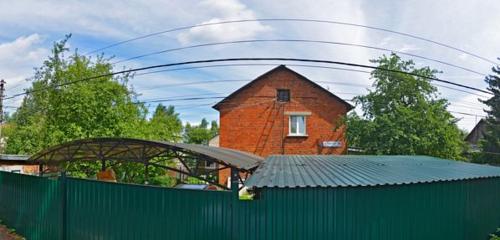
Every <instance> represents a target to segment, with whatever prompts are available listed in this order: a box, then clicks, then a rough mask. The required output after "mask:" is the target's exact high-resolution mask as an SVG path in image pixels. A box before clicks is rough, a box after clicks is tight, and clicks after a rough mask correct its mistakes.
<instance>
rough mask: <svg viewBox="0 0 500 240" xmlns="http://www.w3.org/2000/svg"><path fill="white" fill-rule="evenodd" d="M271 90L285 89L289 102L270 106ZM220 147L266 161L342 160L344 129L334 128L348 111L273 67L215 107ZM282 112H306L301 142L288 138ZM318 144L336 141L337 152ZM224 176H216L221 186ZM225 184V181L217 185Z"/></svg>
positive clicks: (295, 76)
mask: <svg viewBox="0 0 500 240" xmlns="http://www.w3.org/2000/svg"><path fill="white" fill-rule="evenodd" d="M277 89H290V96H291V99H290V102H286V103H281V102H278V101H276V91H277ZM217 108H218V110H219V113H220V140H219V141H220V146H221V147H226V148H232V149H238V150H242V151H246V152H250V153H253V154H256V155H260V156H263V157H266V156H268V155H272V154H343V153H345V152H346V150H347V146H346V143H345V140H344V130H345V129H344V127H339V128H337V125H338V121H339V120H340V118H341V117H342V116H345V114H346V113H347V111H348V110H350V109H349V106H347V105H346V104H344V103H343V102H342V101H341V100H339V99H337V98H335V97H333V96H332V95H331V94H330V93H328V92H326V91H325V90H324V89H321V88H320V87H318V86H315V85H314V84H313V83H311V82H310V81H309V80H307V79H304V77H302V76H301V75H299V74H297V73H295V72H293V71H291V70H289V69H288V68H286V67H278V68H275V69H274V70H271V71H270V72H268V73H266V74H265V75H263V76H261V77H259V78H258V79H257V80H255V81H253V82H252V83H251V84H250V85H248V86H246V87H244V88H242V89H241V90H239V91H238V92H237V93H236V94H234V95H233V96H231V97H230V98H229V99H227V100H225V101H223V102H222V103H220V104H219V105H218V106H217ZM287 112H308V113H310V115H308V116H307V117H306V133H307V135H308V136H307V137H291V136H288V132H289V130H288V127H289V126H288V125H289V115H287ZM323 141H340V142H342V146H341V147H338V148H326V147H322V146H321V143H322V142H323ZM227 176H229V171H221V173H220V175H219V179H221V180H224V179H227ZM221 183H225V181H221Z"/></svg>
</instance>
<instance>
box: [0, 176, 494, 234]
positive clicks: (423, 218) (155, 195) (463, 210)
mask: <svg viewBox="0 0 500 240" xmlns="http://www.w3.org/2000/svg"><path fill="white" fill-rule="evenodd" d="M65 181H66V194H65V197H66V208H65V210H66V211H64V212H65V214H66V217H65V219H66V223H65V224H64V226H65V227H66V231H65V232H66V239H71V240H73V239H90V240H92V239H125V240H126V239H384V240H391V239H398V240H401V239H430V240H432V239H436V240H438V239H439V240H443V239H453V240H470V239H487V238H488V234H489V233H491V232H493V231H494V230H495V228H496V227H497V226H500V178H490V179H480V180H468V181H454V182H440V183H429V184H411V185H399V186H380V187H354V188H296V189H286V188H284V189H278V188H269V189H263V190H262V192H261V194H260V198H259V199H258V200H253V201H239V200H236V199H234V198H233V197H232V196H233V195H232V194H231V193H230V192H226V191H199V190H186V189H171V188H159V187H150V186H142V185H130V184H116V183H106V182H98V181H92V180H82V179H73V178H68V179H66V180H65ZM61 190H62V188H61V179H60V180H51V179H46V178H40V177H34V176H26V175H20V174H13V173H5V172H0V218H1V219H2V220H4V222H5V223H6V224H7V225H9V226H10V227H14V228H16V230H17V231H18V232H20V233H21V234H24V235H25V236H26V237H27V238H28V239H50V240H53V239H55V240H57V239H62V235H61V234H62V233H63V224H62V219H63V217H62V215H63V211H62V210H61V206H62V201H61V199H62V197H63V196H61V194H60V191H61Z"/></svg>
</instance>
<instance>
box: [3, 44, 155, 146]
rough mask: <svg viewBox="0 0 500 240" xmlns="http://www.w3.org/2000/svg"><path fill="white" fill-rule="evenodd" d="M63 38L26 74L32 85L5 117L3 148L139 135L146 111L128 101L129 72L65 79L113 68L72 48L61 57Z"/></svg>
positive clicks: (104, 60) (129, 91) (97, 73)
mask: <svg viewBox="0 0 500 240" xmlns="http://www.w3.org/2000/svg"><path fill="white" fill-rule="evenodd" d="M69 37H70V36H67V37H66V38H65V39H64V40H62V41H60V42H56V43H55V44H54V48H53V50H52V55H51V56H50V57H49V58H48V59H47V60H45V61H44V63H43V65H42V66H41V67H40V68H37V69H36V70H35V74H34V76H33V77H32V78H31V79H30V80H31V81H32V86H31V87H30V88H29V89H28V90H27V92H28V94H27V95H26V96H25V97H24V99H23V102H22V104H21V107H20V108H19V109H18V110H17V111H16V112H15V113H14V114H13V117H12V119H11V122H10V123H11V124H13V125H14V129H13V131H11V132H12V134H11V136H9V138H8V142H7V152H9V153H28V154H31V153H34V152H36V151H39V150H41V149H43V148H46V147H48V146H51V145H54V144H58V143H62V142H65V141H69V140H73V139H78V138H89V137H102V136H130V137H132V136H137V135H139V134H140V132H139V131H140V126H141V125H143V123H144V120H145V114H146V111H145V108H144V107H143V106H142V105H139V104H136V103H134V101H133V100H134V93H133V92H132V91H131V90H130V89H129V88H128V87H127V82H128V80H129V78H130V75H128V74H124V75H120V76H116V77H111V76H110V77H101V78H99V79H95V80H89V81H78V82H77V83H74V84H69V83H70V82H73V81H77V80H80V79H84V78H88V77H93V76H98V75H103V74H109V73H111V72H112V70H113V69H112V65H111V64H110V63H109V61H108V60H107V59H104V58H103V57H97V58H96V59H95V60H93V59H91V58H88V57H85V56H82V55H79V54H78V53H77V52H75V53H73V54H71V55H70V56H69V57H66V56H65V53H67V52H68V51H69V49H68V48H67V47H66V42H67V40H68V39H69Z"/></svg>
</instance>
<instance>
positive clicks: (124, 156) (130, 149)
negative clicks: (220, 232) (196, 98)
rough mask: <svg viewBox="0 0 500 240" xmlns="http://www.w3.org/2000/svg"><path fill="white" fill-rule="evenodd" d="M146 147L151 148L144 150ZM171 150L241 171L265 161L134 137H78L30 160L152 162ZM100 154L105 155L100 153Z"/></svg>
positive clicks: (230, 151) (244, 154)
mask: <svg viewBox="0 0 500 240" xmlns="http://www.w3.org/2000/svg"><path fill="white" fill-rule="evenodd" d="M145 147H149V148H151V149H150V150H148V151H147V152H144V149H145ZM168 149H174V150H177V149H180V150H183V151H191V152H193V153H196V154H200V155H203V156H206V157H209V158H212V159H213V160H215V161H221V162H223V163H225V164H226V165H228V166H231V167H236V168H238V169H242V170H252V169H255V168H256V167H257V166H258V165H259V164H260V162H261V161H263V159H262V158H261V157H259V156H256V155H253V154H250V153H247V152H243V151H238V150H234V149H229V148H222V147H210V146H206V145H197V144H186V143H171V142H160V141H152V140H143V139H134V138H90V139H81V140H75V141H71V142H67V143H63V144H60V145H56V146H53V147H50V148H47V149H44V150H42V151H40V152H38V153H37V154H35V155H33V156H31V157H30V159H29V160H30V161H31V162H35V163H48V162H53V163H57V162H63V161H68V160H73V159H79V160H82V161H95V160H99V159H101V158H103V159H108V160H120V161H137V158H138V156H143V158H144V159H145V160H146V161H149V159H151V158H154V157H156V156H158V154H161V153H162V152H164V151H165V150H168ZM68 153H72V154H68ZM99 153H101V154H102V156H99V155H98V154H99Z"/></svg>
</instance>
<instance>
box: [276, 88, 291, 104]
mask: <svg viewBox="0 0 500 240" xmlns="http://www.w3.org/2000/svg"><path fill="white" fill-rule="evenodd" d="M276 97H277V100H278V102H290V90H289V89H278V91H277V95H276Z"/></svg>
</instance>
